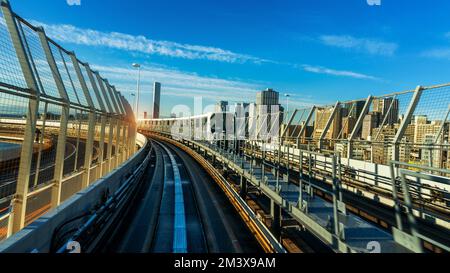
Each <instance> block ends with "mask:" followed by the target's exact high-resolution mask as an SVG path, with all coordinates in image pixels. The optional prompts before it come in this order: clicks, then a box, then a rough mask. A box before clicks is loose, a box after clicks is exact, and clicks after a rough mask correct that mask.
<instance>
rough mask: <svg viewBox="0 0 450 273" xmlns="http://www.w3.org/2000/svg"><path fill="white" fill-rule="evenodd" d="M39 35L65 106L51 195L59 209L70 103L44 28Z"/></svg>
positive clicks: (38, 31)
mask: <svg viewBox="0 0 450 273" xmlns="http://www.w3.org/2000/svg"><path fill="white" fill-rule="evenodd" d="M37 33H38V35H39V40H40V42H41V45H42V49H43V50H44V53H45V57H46V59H47V62H48V64H49V66H50V70H51V71H52V75H53V79H54V80H55V84H56V88H57V89H58V93H59V95H60V97H61V98H62V100H63V101H64V104H63V105H62V107H61V119H60V129H59V135H58V143H57V145H56V156H55V172H54V174H53V180H54V184H53V187H52V194H51V206H52V208H55V207H57V206H58V205H59V204H60V203H61V189H62V178H63V171H64V155H65V151H66V140H67V125H68V121H69V109H70V106H69V105H70V101H69V96H68V95H67V90H66V88H65V86H64V82H63V80H62V78H61V74H60V72H59V69H58V65H57V64H56V61H55V58H54V56H53V53H52V50H51V49H50V45H49V43H48V39H47V36H46V35H45V31H44V29H43V28H38V30H37Z"/></svg>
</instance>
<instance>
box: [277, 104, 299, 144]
mask: <svg viewBox="0 0 450 273" xmlns="http://www.w3.org/2000/svg"><path fill="white" fill-rule="evenodd" d="M297 112H298V109H295V111H294V112H293V113H292V115H291V117H290V118H289V122H288V123H287V124H286V128H284V130H283V132H282V133H281V138H284V135H286V132H287V131H288V129H289V126H291V124H292V121H293V120H294V118H295V116H296V115H297Z"/></svg>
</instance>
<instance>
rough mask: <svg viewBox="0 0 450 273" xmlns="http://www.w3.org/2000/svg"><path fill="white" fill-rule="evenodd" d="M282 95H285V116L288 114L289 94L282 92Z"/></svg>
mask: <svg viewBox="0 0 450 273" xmlns="http://www.w3.org/2000/svg"><path fill="white" fill-rule="evenodd" d="M284 96H285V97H286V118H287V115H289V97H290V96H291V95H289V94H284Z"/></svg>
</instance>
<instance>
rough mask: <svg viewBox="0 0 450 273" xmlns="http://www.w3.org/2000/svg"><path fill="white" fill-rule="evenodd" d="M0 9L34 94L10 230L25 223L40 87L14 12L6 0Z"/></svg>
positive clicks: (30, 100)
mask: <svg viewBox="0 0 450 273" xmlns="http://www.w3.org/2000/svg"><path fill="white" fill-rule="evenodd" d="M1 9H2V12H3V17H4V19H5V23H6V27H7V29H8V31H9V34H10V36H11V40H12V44H13V46H14V49H15V51H16V54H17V58H18V60H19V64H20V67H21V69H22V72H23V76H24V79H25V82H26V85H27V87H28V89H29V90H30V92H31V94H32V95H33V96H34V98H30V99H29V101H28V113H27V119H26V125H25V132H24V139H23V143H22V150H21V154H20V163H19V174H18V178H17V186H16V196H15V199H14V203H13V211H14V219H13V232H17V231H19V230H21V229H22V228H23V227H24V226H25V214H26V208H27V196H28V187H29V182H30V170H31V161H32V158H33V146H34V136H35V130H36V122H37V115H38V108H39V95H40V94H39V89H38V84H37V82H36V79H35V77H34V75H33V70H32V68H31V64H30V60H29V59H28V56H27V54H26V51H25V48H24V44H23V41H22V40H21V38H20V34H19V30H18V26H17V24H16V20H15V16H14V15H13V12H12V10H11V6H10V4H9V2H8V1H5V0H3V1H1Z"/></svg>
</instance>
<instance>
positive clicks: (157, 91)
mask: <svg viewBox="0 0 450 273" xmlns="http://www.w3.org/2000/svg"><path fill="white" fill-rule="evenodd" d="M160 101H161V83H159V82H155V83H154V84H153V118H159V106H160Z"/></svg>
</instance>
